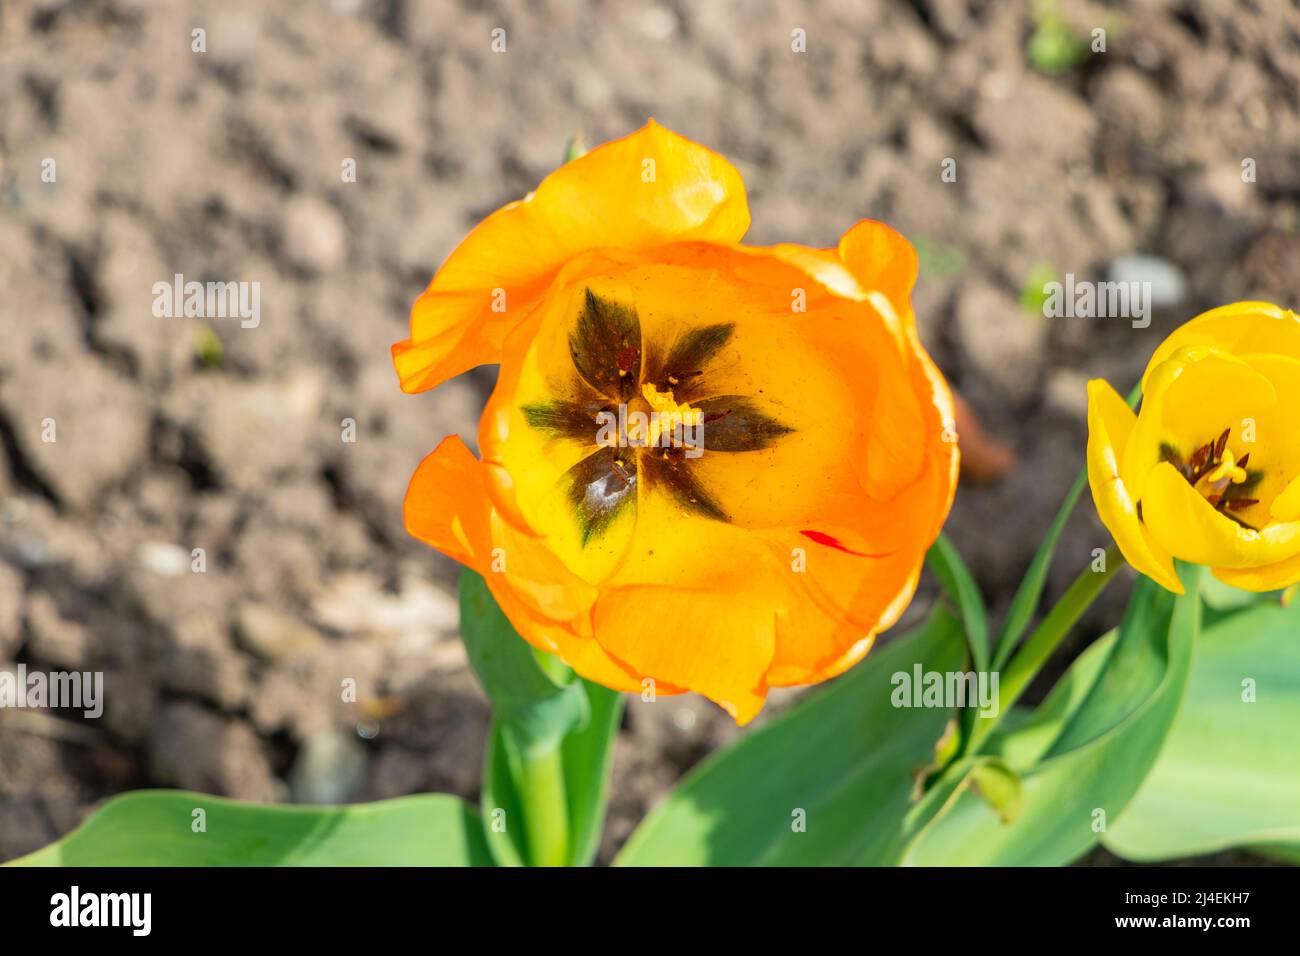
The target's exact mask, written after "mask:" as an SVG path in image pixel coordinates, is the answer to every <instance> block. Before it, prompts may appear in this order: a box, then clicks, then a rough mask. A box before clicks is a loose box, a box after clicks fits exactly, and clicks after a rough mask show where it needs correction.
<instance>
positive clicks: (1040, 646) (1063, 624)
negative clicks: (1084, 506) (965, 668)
mask: <svg viewBox="0 0 1300 956" xmlns="http://www.w3.org/2000/svg"><path fill="white" fill-rule="evenodd" d="M1123 565H1124V556H1123V555H1122V554H1121V553H1120V551H1119V549H1118V548H1117V547H1115V546H1114V545H1111V546H1110V547H1109V548H1108V549H1107V550H1106V554H1105V561H1104V565H1103V568H1102V570H1100V571H1094V570H1092V568H1091V567H1089V568H1087V569H1085V570H1084V571H1083V572H1082V573H1081V574H1080V575H1079V576H1078V577H1077V578H1075V579H1074V583H1073V584H1071V585H1070V588H1069V590H1068V591H1066V592H1065V594H1063V595H1062V596H1061V599H1060V600H1059V601H1057V602H1056V604H1055V606H1054V607H1053V608H1052V609H1051V610H1050V611H1049V612H1048V613H1047V616H1046V617H1044V618H1043V620H1042V621H1041V622H1040V623H1039V625H1038V627H1036V628H1035V629H1034V631H1033V633H1032V634H1030V635H1029V637H1028V638H1026V639H1025V643H1024V644H1023V645H1021V647H1020V650H1019V651H1018V652H1017V653H1016V655H1015V656H1014V657H1012V658H1011V663H1010V664H1009V665H1008V666H1007V668H1006V670H1005V671H1004V672H1003V674H1002V678H1001V680H999V682H998V685H999V686H998V709H997V712H996V713H994V714H993V715H992V716H989V717H979V718H977V719H976V721H975V728H974V730H973V731H972V732H971V740H970V745H969V746H968V747H967V748H966V752H967V753H970V754H975V753H978V752H979V747H980V745H981V744H982V743H983V742H984V741H985V740H986V739H987V738H988V736H989V734H991V733H992V732H993V731H994V729H996V727H997V725H998V722H999V721H1000V720H1001V719H1002V718H1003V716H1005V715H1006V713H1007V712H1008V711H1009V710H1011V708H1012V707H1013V706H1015V703H1016V701H1018V700H1019V699H1020V695H1021V694H1023V693H1024V692H1025V690H1026V689H1027V688H1028V687H1029V685H1030V684H1031V683H1033V680H1034V678H1035V677H1037V676H1038V672H1039V671H1040V670H1042V668H1043V665H1044V664H1046V663H1047V660H1048V658H1050V657H1051V656H1052V653H1053V652H1054V651H1055V650H1056V648H1057V647H1059V646H1060V644H1061V641H1063V640H1064V639H1065V636H1066V635H1067V634H1069V633H1070V629H1071V628H1072V627H1074V625H1075V624H1076V623H1077V622H1078V620H1079V618H1080V617H1082V616H1083V613H1084V612H1085V611H1087V610H1088V608H1089V607H1090V606H1091V605H1092V602H1093V601H1094V600H1096V599H1097V595H1099V594H1101V592H1102V591H1103V590H1104V589H1105V587H1106V585H1107V584H1109V583H1110V580H1111V579H1112V578H1113V577H1114V576H1115V572H1117V571H1118V570H1119V569H1120V568H1121V567H1123Z"/></svg>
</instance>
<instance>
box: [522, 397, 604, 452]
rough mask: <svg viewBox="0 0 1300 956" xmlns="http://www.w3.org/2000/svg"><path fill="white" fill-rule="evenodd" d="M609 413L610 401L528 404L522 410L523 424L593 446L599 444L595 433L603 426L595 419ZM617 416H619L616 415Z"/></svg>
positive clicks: (557, 401)
mask: <svg viewBox="0 0 1300 956" xmlns="http://www.w3.org/2000/svg"><path fill="white" fill-rule="evenodd" d="M609 410H610V409H609V408H608V403H607V402H601V401H588V402H566V401H560V400H556V401H553V402H540V403H537V404H534V405H525V406H524V407H523V408H522V409H521V411H522V412H523V413H524V421H526V422H528V424H529V425H531V426H532V427H533V428H536V429H537V430H538V431H543V432H546V433H548V434H550V435H555V436H557V437H559V438H570V439H573V440H574V441H580V442H584V443H586V444H590V445H594V444H595V443H596V434H597V433H598V432H599V431H600V423H599V422H598V421H597V420H596V416H597V415H598V414H600V413H601V412H602V411H609ZM614 414H618V413H617V412H614Z"/></svg>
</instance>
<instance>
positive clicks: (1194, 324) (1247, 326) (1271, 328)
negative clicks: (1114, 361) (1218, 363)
mask: <svg viewBox="0 0 1300 956" xmlns="http://www.w3.org/2000/svg"><path fill="white" fill-rule="evenodd" d="M1187 348H1214V349H1218V350H1220V351H1223V352H1229V353H1232V354H1234V355H1250V354H1255V353H1258V354H1276V355H1285V356H1288V357H1290V358H1293V359H1300V317H1297V316H1296V314H1295V313H1294V312H1290V311H1288V310H1286V309H1280V308H1278V307H1277V306H1276V305H1273V304H1272V303H1271V302H1234V303H1232V304H1231V305H1224V306H1220V307H1219V308H1217V309H1211V310H1210V311H1209V312H1204V313H1202V314H1201V315H1198V316H1197V317H1196V318H1194V319H1192V320H1190V321H1189V322H1187V323H1186V324H1184V325H1182V326H1181V327H1179V328H1178V329H1176V330H1175V331H1174V332H1173V334H1171V335H1170V336H1169V338H1167V339H1165V340H1164V341H1163V342H1162V343H1160V347H1159V348H1157V349H1156V351H1155V354H1154V355H1152V356H1151V361H1150V362H1148V363H1147V371H1146V374H1145V375H1144V376H1143V378H1142V389H1143V392H1146V390H1147V382H1148V380H1149V379H1150V378H1151V375H1152V373H1153V372H1154V370H1155V369H1156V368H1158V367H1159V366H1160V365H1161V364H1162V363H1163V362H1165V361H1167V360H1168V359H1170V358H1171V357H1172V356H1174V355H1175V354H1177V353H1178V352H1181V351H1182V350H1183V349H1187Z"/></svg>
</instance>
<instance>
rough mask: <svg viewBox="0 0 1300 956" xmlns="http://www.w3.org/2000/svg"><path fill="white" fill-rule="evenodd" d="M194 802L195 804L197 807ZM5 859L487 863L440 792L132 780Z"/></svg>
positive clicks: (473, 830)
mask: <svg viewBox="0 0 1300 956" xmlns="http://www.w3.org/2000/svg"><path fill="white" fill-rule="evenodd" d="M196 811H202V813H201V814H200V813H197V812H196ZM9 865H11V866H491V865H492V860H491V856H490V855H489V853H488V850H487V845H486V844H485V843H484V840H483V826H482V821H480V820H479V816H478V814H477V813H475V812H474V810H473V808H472V807H470V806H468V805H467V804H466V803H465V802H464V801H462V800H460V799H458V798H456V797H453V796H448V795H446V794H421V795H420V796H415V797H401V798H399V799H397V800H384V801H382V802H379V803H362V804H356V805H354V806H346V807H299V806H282V805H276V804H257V803H242V802H240V801H237V800H227V799H225V798H223V797H213V796H209V795H207V794H204V793H189V792H185V791H180V790H139V791H136V792H134V793H127V794H123V795H122V796H120V797H114V798H113V799H112V800H110V801H108V802H107V803H106V804H104V805H103V806H102V807H100V808H99V809H98V810H97V811H95V813H93V814H92V815H91V816H90V817H89V818H88V819H87V820H86V821H85V822H84V823H82V824H81V826H79V827H77V829H75V830H73V831H72V832H71V833H69V834H68V835H67V836H65V837H64V838H63V839H61V840H59V841H57V842H56V843H52V844H50V845H49V846H47V847H45V848H44V849H41V850H37V851H36V852H35V853H32V854H30V855H28V856H25V857H22V858H20V859H18V860H14V861H12V863H11V864H9Z"/></svg>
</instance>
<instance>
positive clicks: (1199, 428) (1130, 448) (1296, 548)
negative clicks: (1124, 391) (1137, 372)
mask: <svg viewBox="0 0 1300 956" xmlns="http://www.w3.org/2000/svg"><path fill="white" fill-rule="evenodd" d="M1088 482H1089V485H1090V486H1091V488H1092V496H1093V500H1094V501H1095V502H1096V505H1097V512H1098V514H1099V515H1100V516H1101V520H1102V522H1103V523H1104V524H1105V525H1106V527H1107V528H1108V529H1109V530H1110V532H1111V534H1112V535H1114V537H1115V542H1116V544H1118V545H1119V548H1120V550H1121V551H1122V552H1123V553H1124V556H1125V558H1127V559H1128V561H1129V563H1130V564H1132V565H1133V567H1135V568H1136V569H1137V570H1138V571H1140V572H1142V573H1143V574H1145V575H1147V576H1149V577H1150V578H1152V579H1153V580H1155V581H1158V582H1159V583H1160V584H1162V585H1163V586H1164V587H1166V588H1168V589H1169V590H1171V591H1174V592H1176V593H1179V594H1181V593H1182V591H1183V588H1182V585H1181V584H1180V583H1179V580H1178V576H1177V575H1176V574H1175V573H1174V564H1173V559H1174V558H1178V559H1180V560H1184V561H1188V562H1191V563H1193V564H1201V565H1205V566H1207V567H1209V568H1212V569H1213V571H1214V574H1215V576H1216V577H1218V578H1219V580H1221V581H1223V582H1225V583H1227V584H1231V585H1234V586H1236V587H1239V588H1244V589H1245V590H1248V591H1272V590H1276V589H1279V588H1285V587H1288V586H1290V585H1292V584H1295V583H1296V582H1297V581H1300V319H1298V318H1297V317H1296V315H1295V314H1294V313H1293V312H1290V311H1287V310H1284V309H1280V308H1278V307H1277V306H1275V305H1271V304H1269V303H1267V302H1237V303H1234V304H1232V305H1225V306H1222V307H1221V308H1218V309H1213V310H1211V311H1209V312H1206V313H1204V314H1203V315H1199V316H1197V317H1196V318H1194V319H1192V320H1191V321H1190V322H1188V323H1187V324H1186V325H1184V326H1182V327H1181V328H1179V329H1178V330H1177V331H1175V332H1174V333H1173V334H1172V335H1171V336H1169V338H1167V339H1166V340H1165V341H1164V342H1163V343H1162V344H1161V345H1160V347H1159V348H1158V349H1156V352H1155V354H1154V355H1153V356H1152V357H1151V362H1150V363H1149V364H1148V366H1147V370H1146V373H1145V374H1144V375H1143V377H1142V406H1141V411H1140V412H1139V414H1137V415H1134V413H1133V411H1132V410H1131V409H1130V408H1129V407H1128V405H1127V403H1126V402H1125V401H1124V400H1123V399H1122V398H1120V396H1119V395H1118V394H1117V393H1116V392H1115V390H1114V389H1113V388H1111V387H1110V385H1108V384H1107V383H1106V382H1104V381H1101V380H1100V379H1098V380H1094V381H1092V382H1089V383H1088Z"/></svg>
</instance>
